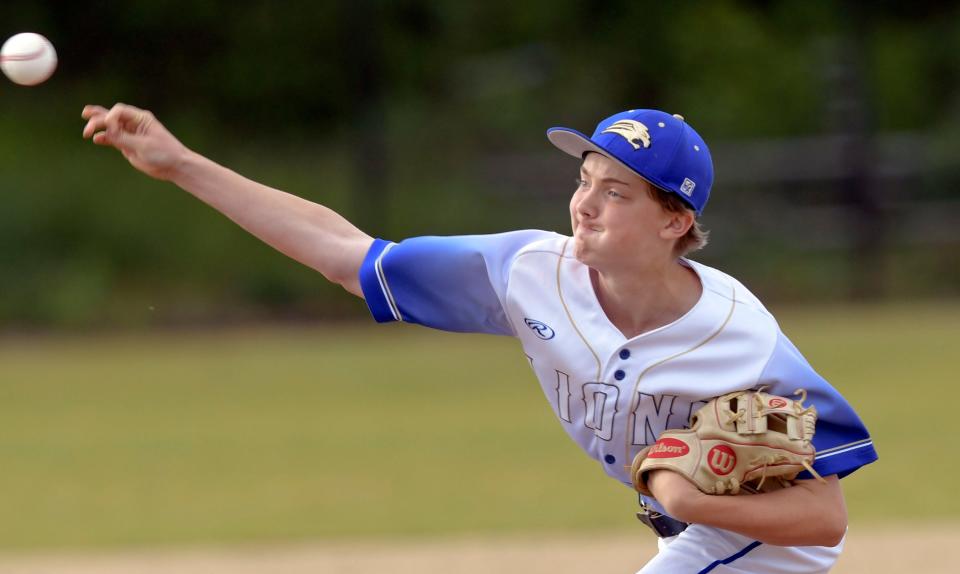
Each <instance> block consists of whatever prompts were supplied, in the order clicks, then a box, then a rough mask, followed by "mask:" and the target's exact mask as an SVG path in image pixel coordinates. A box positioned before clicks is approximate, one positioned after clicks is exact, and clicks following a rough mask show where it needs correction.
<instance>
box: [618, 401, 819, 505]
mask: <svg viewBox="0 0 960 574" xmlns="http://www.w3.org/2000/svg"><path fill="white" fill-rule="evenodd" d="M762 391H763V389H760V390H759V391H738V392H735V393H730V394H726V395H723V396H720V397H716V398H714V399H713V400H711V401H710V402H709V403H707V404H706V405H704V406H703V407H701V408H700V410H698V411H697V412H696V414H695V415H694V416H693V419H692V420H691V424H690V428H689V429H687V430H681V429H674V430H668V431H665V432H663V433H661V434H660V437H659V439H658V440H657V442H656V443H654V444H652V445H651V446H648V447H647V448H645V449H643V450H642V451H640V453H638V454H637V456H636V457H635V458H634V459H633V464H632V465H631V468H630V476H631V478H632V479H633V486H634V488H636V489H637V491H639V492H640V493H642V494H645V495H647V496H652V493H651V492H650V490H649V489H648V488H647V481H646V478H647V473H649V472H650V471H652V470H659V469H665V470H672V471H674V472H678V473H680V474H681V475H683V476H684V477H685V478H686V479H687V480H689V481H690V482H692V483H693V484H695V485H696V486H697V488H699V489H700V490H701V491H703V492H705V493H707V494H742V493H751V494H752V493H757V492H768V491H771V490H777V489H780V488H784V487H786V486H790V485H792V482H791V481H792V480H793V479H794V478H796V476H797V474H799V473H800V472H801V471H802V470H804V469H806V470H808V471H810V473H811V474H813V475H814V476H815V477H816V478H817V479H818V480H820V481H823V478H822V477H821V476H820V475H819V474H818V473H817V472H816V471H815V470H814V469H813V466H812V465H813V460H814V456H815V454H816V452H815V451H814V448H813V445H812V444H811V441H812V440H813V433H814V429H815V427H816V424H817V410H816V408H815V407H813V406H809V407H804V406H803V401H804V400H806V398H807V392H806V391H805V390H803V389H798V390H797V391H795V393H796V394H797V395H800V400H791V399H788V398H784V397H778V396H776V395H771V394H767V393H764V392H762Z"/></svg>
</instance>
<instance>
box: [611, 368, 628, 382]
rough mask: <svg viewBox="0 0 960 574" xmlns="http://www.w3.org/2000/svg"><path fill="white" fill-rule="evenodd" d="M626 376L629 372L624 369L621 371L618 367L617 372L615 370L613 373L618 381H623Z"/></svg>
mask: <svg viewBox="0 0 960 574" xmlns="http://www.w3.org/2000/svg"><path fill="white" fill-rule="evenodd" d="M626 376H627V374H626V373H624V372H623V371H621V370H620V369H617V372H615V373H614V374H613V378H614V379H617V380H618V381H622V380H623V378H624V377H626Z"/></svg>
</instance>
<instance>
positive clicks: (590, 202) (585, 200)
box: [576, 189, 599, 218]
mask: <svg viewBox="0 0 960 574" xmlns="http://www.w3.org/2000/svg"><path fill="white" fill-rule="evenodd" d="M578 195H579V197H578V201H577V204H576V210H577V215H579V216H581V217H586V218H591V217H596V216H597V213H598V212H599V203H598V201H597V194H596V192H595V191H594V190H593V189H584V190H582V191H581V192H580V193H579V194H578Z"/></svg>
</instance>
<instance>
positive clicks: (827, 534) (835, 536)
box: [816, 513, 847, 547]
mask: <svg viewBox="0 0 960 574" xmlns="http://www.w3.org/2000/svg"><path fill="white" fill-rule="evenodd" d="M846 534H847V517H846V514H845V513H844V514H843V515H842V516H838V517H837V518H835V519H833V520H829V521H825V522H824V525H823V530H822V532H820V536H819V538H820V539H819V540H818V541H817V542H816V545H817V546H831V547H832V546H836V545H837V544H840V543H841V542H842V541H843V537H844V536H846Z"/></svg>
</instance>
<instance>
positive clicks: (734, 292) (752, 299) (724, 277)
mask: <svg viewBox="0 0 960 574" xmlns="http://www.w3.org/2000/svg"><path fill="white" fill-rule="evenodd" d="M682 261H683V262H684V263H685V264H687V265H689V266H690V267H691V268H692V269H693V270H694V271H696V272H697V275H699V276H700V281H701V283H702V284H703V290H704V295H705V296H709V297H713V298H717V299H722V300H726V301H729V302H731V303H735V304H736V311H737V312H738V313H740V314H745V315H747V316H749V317H750V318H751V319H753V320H754V321H756V322H759V323H763V324H767V325H769V326H770V327H773V328H776V329H777V330H779V325H778V324H777V320H776V318H775V317H774V316H773V314H772V313H770V311H769V310H767V308H766V307H765V306H764V305H763V303H762V302H761V301H760V299H759V298H758V297H757V296H756V295H754V294H753V293H752V292H751V291H750V290H749V289H748V288H747V287H746V285H744V284H743V283H741V282H740V281H739V280H737V279H736V278H734V277H733V276H731V275H729V274H727V273H724V272H723V271H720V270H719V269H716V268H714V267H710V266H708V265H704V264H703V263H699V262H697V261H693V260H690V259H683V260H682Z"/></svg>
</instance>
